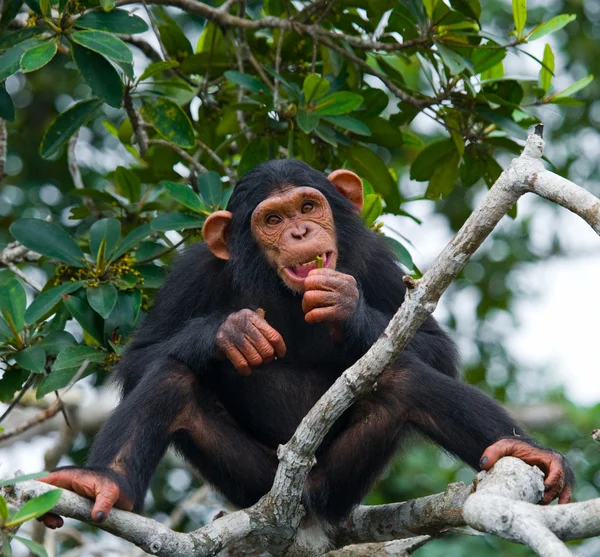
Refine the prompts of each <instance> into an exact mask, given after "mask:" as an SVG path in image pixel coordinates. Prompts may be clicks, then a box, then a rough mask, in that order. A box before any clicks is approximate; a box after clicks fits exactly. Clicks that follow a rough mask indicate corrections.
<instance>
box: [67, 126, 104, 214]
mask: <svg viewBox="0 0 600 557" xmlns="http://www.w3.org/2000/svg"><path fill="white" fill-rule="evenodd" d="M78 136H79V132H78V131H77V132H75V133H74V134H73V135H72V136H71V139H69V146H68V148H67V163H68V166H69V174H71V179H72V180H73V185H74V186H75V189H76V190H82V189H85V184H84V183H83V178H82V177H81V171H80V170H79V165H78V164H77V157H76V156H75V147H76V146H77V137H78ZM83 204H84V205H85V206H86V207H87V208H88V210H89V211H90V213H91V214H92V215H97V214H98V208H97V207H96V205H95V204H94V202H93V201H92V199H91V198H89V197H88V196H87V195H86V196H83Z"/></svg>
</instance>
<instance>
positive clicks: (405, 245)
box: [0, 0, 600, 556]
mask: <svg viewBox="0 0 600 557" xmlns="http://www.w3.org/2000/svg"><path fill="white" fill-rule="evenodd" d="M117 4H118V6H122V7H121V8H118V7H117V8H115V4H114V1H113V0H100V2H99V3H98V1H97V0H58V1H49V0H40V1H39V2H38V0H29V1H28V2H27V3H26V4H23V3H22V2H21V1H20V0H8V1H6V2H5V3H4V5H3V6H4V7H3V11H2V19H1V20H0V80H4V82H3V85H2V87H0V116H1V117H2V118H3V120H4V122H2V125H3V127H4V126H5V128H6V130H7V140H6V143H5V145H6V147H7V151H6V159H5V166H4V174H5V176H4V177H3V180H2V182H1V184H0V249H2V248H4V247H5V246H6V245H8V244H9V243H10V242H13V241H15V240H18V241H20V242H21V243H22V244H23V245H25V246H26V247H28V248H30V249H31V250H33V251H35V252H37V253H39V254H41V255H42V257H41V258H40V259H39V260H38V261H36V262H25V263H19V264H18V269H19V270H20V271H21V273H25V274H26V277H27V278H28V280H27V281H23V280H22V277H19V276H17V275H15V273H14V272H13V271H12V270H10V269H3V270H1V269H0V312H1V314H2V319H0V358H2V362H1V363H0V369H1V370H2V373H3V375H2V378H1V379H0V401H2V402H5V403H8V402H10V401H11V400H13V399H14V398H15V397H17V396H19V393H22V392H23V391H26V390H27V391H30V392H32V393H35V395H36V396H37V397H42V396H49V397H52V396H53V395H52V394H51V393H52V392H53V391H56V390H57V389H61V388H64V387H66V386H68V385H70V384H72V383H73V382H74V381H79V380H82V379H83V380H85V381H86V382H88V383H90V382H91V384H92V385H93V386H95V387H97V388H99V389H100V388H102V387H103V385H104V384H105V381H106V380H107V378H108V377H109V376H110V366H111V365H112V364H114V363H115V362H116V361H117V360H118V357H119V354H120V352H121V351H122V350H123V348H124V346H125V345H126V343H127V340H128V336H129V334H130V333H131V331H132V330H133V329H134V328H135V326H136V325H137V324H139V322H140V321H141V320H142V319H143V318H144V316H145V312H146V310H147V309H148V307H149V306H150V305H151V303H152V299H153V296H154V294H155V292H156V289H157V288H158V287H159V286H160V284H161V283H162V280H163V278H164V275H165V272H166V270H167V269H168V265H169V264H170V262H171V261H172V259H173V257H175V256H176V253H177V251H179V250H181V249H183V248H184V247H185V246H186V245H188V244H190V243H191V242H195V241H199V240H201V232H200V229H201V226H202V223H203V220H204V218H205V216H206V215H207V214H210V212H212V211H214V210H217V209H218V208H220V207H224V206H225V205H226V203H227V199H228V196H229V195H230V193H231V189H232V187H233V185H234V183H235V180H236V179H237V178H238V177H240V176H242V175H243V174H244V173H245V172H247V171H248V170H249V169H250V168H252V167H253V166H255V165H256V164H258V163H260V162H262V161H265V160H268V159H271V158H277V157H295V158H299V159H302V160H304V161H306V162H308V163H309V164H311V165H312V166H314V167H315V168H318V169H320V170H323V171H327V170H330V169H334V168H342V167H346V168H350V169H352V170H354V171H355V172H357V173H358V174H359V175H361V177H363V178H364V180H365V184H366V199H365V201H366V203H365V211H364V213H363V216H364V218H365V220H366V222H367V224H368V225H369V226H372V227H373V228H375V229H376V230H379V231H383V232H385V233H386V234H388V235H389V238H390V242H391V244H392V246H393V248H394V249H395V250H396V252H397V253H398V256H399V258H400V260H401V261H402V263H403V264H404V265H405V266H406V267H407V268H408V269H409V270H410V271H411V272H412V273H414V274H415V275H418V274H419V269H418V268H417V267H416V266H415V265H414V264H413V261H412V258H411V252H414V250H418V248H419V246H418V245H415V246H412V245H411V244H410V243H409V242H408V241H406V239H405V238H404V237H403V236H402V235H401V234H400V233H401V232H402V226H403V223H405V222H407V219H412V220H413V221H414V220H418V219H417V217H416V216H415V215H413V214H412V213H411V207H413V206H414V203H415V202H416V201H419V202H420V203H423V204H429V205H430V206H431V210H432V211H433V212H435V213H436V214H437V216H438V217H441V218H443V219H444V221H445V222H446V225H447V227H448V228H449V229H450V230H452V231H456V230H458V228H459V227H460V226H461V225H462V223H463V222H464V221H465V219H466V218H467V216H468V215H469V213H470V212H471V211H472V209H473V207H474V203H475V202H476V200H478V199H480V197H481V193H482V192H483V191H485V189H486V187H488V186H490V185H491V184H492V183H493V182H494V181H495V179H496V178H497V177H498V175H499V173H500V172H501V169H502V168H503V167H505V166H506V164H507V162H508V161H509V160H510V158H511V157H512V156H513V155H514V154H517V153H519V152H520V146H521V145H522V141H523V139H524V138H525V137H526V134H527V130H528V128H529V127H530V126H531V125H533V124H535V123H537V122H538V121H540V119H542V120H543V121H544V123H545V124H546V139H547V141H548V143H549V148H548V150H547V156H548V159H549V160H548V162H549V163H550V164H551V165H553V166H554V167H555V171H556V172H558V173H559V174H561V175H563V176H567V177H569V178H571V179H572V180H574V181H576V182H577V183H580V184H581V185H585V186H586V187H587V188H589V189H590V190H591V191H592V192H593V193H594V194H596V195H599V194H600V181H598V180H597V179H595V178H594V176H595V175H596V174H597V171H598V164H599V161H600V159H598V157H595V158H594V157H591V158H590V156H589V154H586V152H584V151H582V150H578V149H576V148H573V145H574V144H575V142H576V141H580V140H582V139H586V140H590V137H594V138H595V141H596V143H597V141H598V137H597V135H598V134H597V123H598V120H600V110H599V108H600V104H599V103H600V101H594V99H595V98H596V96H597V93H598V88H599V86H598V84H597V82H593V81H592V77H591V75H590V74H593V73H598V68H597V66H598V60H597V54H596V52H595V47H594V45H595V44H596V42H597V40H598V38H599V36H600V7H599V6H598V5H597V3H596V2H595V1H594V0H587V1H581V0H580V1H575V0H565V1H558V0H555V1H537V2H532V1H530V3H529V6H528V7H527V8H526V11H525V10H524V9H523V6H525V2H513V4H515V7H513V5H512V4H511V2H509V1H503V0H490V1H489V2H485V3H482V5H480V2H479V0H450V1H448V2H443V1H442V0H438V1H435V0H424V1H422V2H421V0H407V1H401V0H385V1H381V2H380V1H378V0H377V1H375V0H373V1H372V0H335V1H330V0H328V1H322V0H321V1H320V0H317V1H315V2H313V3H312V4H311V3H302V2H287V1H285V0H265V2H262V1H259V0H249V1H247V2H246V3H236V2H227V6H226V7H227V8H228V9H229V13H231V14H234V15H237V16H239V17H244V18H245V19H246V20H248V21H255V22H256V21H258V20H260V19H261V18H262V17H264V16H266V15H271V16H276V17H281V18H285V19H287V18H291V19H293V20H294V21H296V22H297V25H298V29H300V31H298V32H296V31H294V30H287V31H286V32H284V33H282V31H281V29H280V28H277V27H275V28H268V27H261V28H260V29H247V30H240V29H238V28H236V27H227V26H220V25H217V24H215V23H214V22H211V21H208V20H207V19H205V17H203V15H206V13H205V12H202V10H191V12H190V10H188V11H187V12H186V11H183V10H181V9H178V8H173V7H165V6H163V7H158V6H152V5H151V4H152V2H148V4H149V5H150V6H149V7H145V5H136V4H134V2H133V1H132V2H128V1H121V2H118V3H117ZM129 4H131V6H129ZM165 4H169V2H166V3H165ZM173 4H174V5H177V4H178V2H177V1H176V0H174V2H173ZM180 4H182V3H180ZM219 4H221V2H215V3H210V2H206V3H204V5H206V6H209V9H213V8H212V7H213V6H214V7H217V6H219ZM519 6H522V7H521V8H519ZM482 8H483V9H482ZM125 9H127V10H128V11H129V12H128V11H125ZM211 13H213V12H211ZM132 14H134V15H132ZM311 24H315V25H318V26H320V28H321V29H324V30H329V31H331V30H332V29H335V30H336V31H338V32H342V33H346V34H347V35H350V36H352V37H355V38H356V40H359V39H361V38H363V39H365V38H366V39H369V38H370V39H373V38H374V37H375V38H376V41H379V42H380V44H374V45H372V46H373V47H375V46H377V49H375V48H373V47H372V48H361V47H360V46H359V45H357V44H355V43H353V41H352V39H351V38H349V37H345V40H340V39H339V37H335V36H332V35H331V34H329V35H328V34H321V35H318V34H317V35H313V36H312V37H311V35H310V33H309V32H308V31H305V32H303V31H302V29H305V30H306V29H307V27H306V26H308V25H311ZM302 26H304V27H302ZM308 29H310V28H308ZM157 37H158V40H157ZM398 38H401V39H403V40H404V41H412V43H411V44H410V45H408V46H406V47H405V48H402V49H396V48H395V47H390V48H388V49H386V47H385V46H382V44H381V43H386V44H387V45H388V46H389V45H393V44H396V43H397V39H398ZM532 41H537V42H538V43H542V44H546V45H547V46H545V48H544V49H543V57H539V58H538V59H537V61H535V63H536V64H537V69H536V73H535V75H533V74H532V75H531V76H527V75H524V73H523V72H519V71H515V68H517V69H518V68H519V67H520V65H519V64H520V63H521V62H520V61H523V60H525V61H527V63H529V62H530V61H531V58H532V55H531V54H530V52H531V51H530V49H529V48H528V46H529V45H528V43H529V42H532ZM540 58H541V59H540ZM555 59H556V68H557V69H559V68H560V71H561V73H560V74H559V73H558V72H556V76H553V73H554V69H555ZM559 61H560V65H559V63H558V62H559ZM538 71H539V73H538ZM557 83H559V84H560V86H558V85H557ZM539 203H543V202H542V201H539ZM556 210H559V209H556ZM511 213H512V214H511V217H512V218H516V220H515V221H514V222H512V223H511V225H510V226H505V227H502V228H501V229H499V230H497V231H495V232H494V235H493V240H492V241H490V242H487V243H486V244H485V246H484V248H483V249H482V250H480V251H479V252H478V253H477V254H476V256H475V257H474V258H473V260H472V261H471V262H470V263H469V264H468V265H467V267H466V268H465V270H464V272H463V273H462V274H461V276H460V277H459V279H458V280H457V281H456V282H455V283H454V284H453V286H452V288H451V290H450V291H449V292H448V294H446V296H445V298H446V303H445V308H446V311H445V315H444V316H443V317H444V320H445V321H446V322H445V325H446V326H447V327H449V328H450V329H456V330H457V332H456V336H458V335H460V333H461V327H460V326H459V322H460V321H461V320H462V321H464V320H465V308H464V307H458V302H457V303H454V302H453V300H460V299H462V298H461V297H460V293H461V292H465V291H467V292H470V293H471V294H472V295H473V296H475V299H476V300H477V303H476V304H474V306H473V310H472V314H471V315H469V316H467V320H468V321H469V322H470V323H475V325H474V326H471V328H470V329H469V331H470V334H471V335H472V336H473V338H471V339H470V340H471V341H472V343H473V347H474V349H473V350H472V352H473V354H475V356H473V354H471V355H470V356H469V357H468V358H466V361H465V372H464V376H465V379H466V380H468V381H469V382H471V383H473V384H475V385H477V386H478V387H479V388H481V389H482V390H484V391H486V392H488V393H490V394H491V395H493V396H494V397H495V398H496V399H498V400H500V401H502V402H504V403H506V404H508V405H509V406H510V405H513V406H514V405H519V406H523V405H529V404H531V403H533V402H535V403H544V404H548V405H551V406H552V407H553V408H559V409H560V413H559V415H560V418H558V420H557V419H549V420H543V419H542V420H538V421H537V422H536V423H535V424H534V425H535V427H534V428H533V430H534V433H535V434H536V435H537V436H538V437H539V438H540V440H541V441H542V442H544V443H545V444H548V445H550V446H552V447H554V448H556V449H559V450H561V451H563V452H565V453H567V454H568V455H569V457H570V458H571V460H572V462H573V464H574V465H575V468H576V473H577V478H578V482H579V483H578V488H577V490H576V492H575V493H576V498H578V499H588V498H591V497H597V496H598V495H599V493H598V490H599V489H600V458H599V456H598V453H597V449H596V448H595V447H594V446H593V445H592V443H591V442H590V439H589V433H590V431H591V430H592V429H593V428H594V427H598V426H599V424H600V405H599V406H595V407H578V406H577V405H575V404H574V403H572V402H570V401H569V400H568V398H567V397H566V396H565V394H564V393H563V392H562V390H561V389H556V388H554V389H552V390H549V389H548V388H546V387H545V386H544V385H545V384H544V381H543V372H544V370H543V369H524V368H523V366H522V365H520V364H519V363H518V362H517V361H516V359H515V357H514V355H513V354H511V353H510V351H509V350H508V349H507V348H506V345H505V342H504V340H505V336H506V330H505V329H504V328H502V327H498V326H497V322H498V319H499V316H500V315H505V316H507V317H508V318H509V320H512V321H511V322H513V323H515V326H517V325H518V323H516V322H515V319H516V317H515V307H516V305H517V304H518V301H519V299H520V296H522V295H523V292H522V291H521V289H520V287H519V285H518V284H516V283H515V281H513V280H511V279H512V277H513V276H514V273H515V272H516V271H517V270H519V269H520V268H522V267H523V266H526V265H530V264H534V263H536V262H539V261H543V260H546V259H547V258H549V257H552V256H559V255H563V254H564V253H565V247H564V246H563V245H562V243H561V239H560V234H559V230H558V227H557V226H554V227H553V226H552V223H550V226H549V227H548V228H547V229H546V231H545V232H546V234H547V236H548V238H549V240H548V241H547V242H546V244H545V245H546V246H547V247H546V248H543V249H542V248H540V247H539V246H538V245H533V244H532V242H531V230H532V228H533V227H535V226H536V216H535V214H534V213H533V214H532V213H528V214H527V215H526V218H519V214H518V213H519V211H518V207H515V208H514V209H513V211H512V212H511ZM390 215H395V216H394V217H393V218H392V217H390ZM382 216H383V217H384V220H385V223H386V224H389V223H392V224H390V225H389V226H384V227H383V228H382V224H381V223H382V220H381V217H382ZM422 229H423V235H424V236H425V235H426V234H427V224H426V223H425V224H424V225H423V226H422ZM398 231H400V233H399V232H398ZM357 256H359V255H357ZM198 279H199V280H202V277H198ZM32 285H34V286H33V287H32ZM35 285H39V286H40V287H41V288H42V292H41V293H38V292H36V289H35ZM84 363H85V367H84V369H83V371H82V365H83V364H84ZM499 369H501V370H502V372H501V373H500V374H498V372H497V370H499ZM493 370H496V371H495V372H494V373H492V371H493ZM525 374H527V375H528V377H531V376H532V374H533V376H534V377H537V378H538V379H537V380H536V381H534V383H535V384H536V385H535V387H531V386H529V387H528V389H527V390H526V393H525V394H524V393H523V392H522V384H523V376H524V375H525ZM536 374H537V375H536ZM530 383H531V381H530ZM91 440H92V436H91V435H84V434H80V435H79V436H78V437H77V439H76V442H75V444H74V446H73V448H72V449H71V450H70V452H69V453H68V455H67V456H66V458H65V459H64V462H72V463H83V462H84V460H85V456H86V453H87V450H88V448H89V444H90V442H91ZM471 478H472V471H471V470H469V469H467V468H465V467H464V466H461V465H460V464H459V463H456V462H454V461H453V460H451V459H449V458H448V457H447V456H446V455H444V454H442V453H441V452H440V451H438V450H436V449H434V448H433V447H431V446H429V445H427V444H425V443H416V445H415V446H414V447H411V449H410V450H409V451H407V452H406V454H405V455H404V456H402V457H401V458H399V459H398V461H397V462H396V464H395V465H394V466H393V467H392V469H391V470H390V471H389V473H387V474H386V476H385V477H384V478H383V479H382V480H381V481H380V482H379V484H378V486H377V488H376V489H375V490H374V491H373V493H372V494H371V495H370V496H369V498H368V502H369V503H382V502H388V501H398V500H403V499H408V498H411V497H417V496H423V495H427V494H431V493H433V492H438V491H442V490H443V489H444V488H445V487H446V485H447V484H448V483H449V482H452V481H457V480H462V481H466V482H469V481H470V480H471ZM198 485H199V480H198V479H193V478H192V477H191V476H190V474H189V472H187V471H186V470H185V469H184V468H181V467H180V465H178V464H177V463H174V461H173V460H172V459H167V461H165V462H164V463H163V464H162V465H161V467H160V469H159V471H158V473H157V475H156V477H155V479H154V482H153V484H152V493H151V496H150V497H149V503H148V506H147V513H148V514H149V515H151V516H158V517H160V516H163V513H168V512H169V511H170V510H171V509H172V508H173V506H174V505H175V504H176V503H178V502H179V501H181V500H182V499H184V498H185V497H186V496H187V495H189V493H190V491H191V490H192V489H193V488H194V487H197V486H198ZM207 516H208V515H207V514H206V513H203V512H196V513H193V512H192V513H189V516H188V517H187V519H186V520H184V521H183V523H182V527H183V528H185V529H190V528H194V527H197V526H199V525H200V524H201V523H202V521H203V520H206V517H207ZM81 528H83V529H89V527H86V526H85V525H81ZM70 543H72V542H69V541H67V542H65V543H64V544H63V545H64V547H63V549H64V548H67V547H68V546H69V544H70ZM584 549H585V550H586V551H587V553H586V555H591V554H592V553H590V551H597V552H598V553H594V554H599V555H600V549H598V547H597V546H594V545H593V542H588V543H587V545H584ZM467 552H473V553H474V554H476V555H525V554H528V550H526V549H524V548H520V547H517V546H515V545H512V544H505V543H503V542H501V541H500V540H498V539H494V538H492V537H490V536H486V537H469V536H449V537H445V538H444V539H443V540H439V541H436V542H433V543H430V544H428V545H427V546H425V547H424V548H422V549H421V550H419V554H421V555H428V556H429V555H431V556H437V555H445V556H451V555H464V554H466V553H467Z"/></svg>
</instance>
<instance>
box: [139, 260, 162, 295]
mask: <svg viewBox="0 0 600 557" xmlns="http://www.w3.org/2000/svg"><path fill="white" fill-rule="evenodd" d="M136 269H137V270H138V271H139V272H140V273H141V275H142V277H143V278H144V289H146V288H160V287H161V286H162V285H163V283H164V282H165V280H166V278H167V272H166V268H165V267H159V266H158V265H153V264H152V263H150V264H148V265H140V266H139V267H136Z"/></svg>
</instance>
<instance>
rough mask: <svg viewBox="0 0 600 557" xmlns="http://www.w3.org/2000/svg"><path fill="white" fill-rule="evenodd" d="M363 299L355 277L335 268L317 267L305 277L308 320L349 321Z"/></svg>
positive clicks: (303, 307)
mask: <svg viewBox="0 0 600 557" xmlns="http://www.w3.org/2000/svg"><path fill="white" fill-rule="evenodd" d="M359 298H360V294H359V292H358V287H357V286H356V280H355V279H354V277H353V276H351V275H345V274H344V273H340V272H338V271H334V270H333V269H327V268H323V269H313V270H312V271H311V272H310V273H308V276H307V277H306V279H305V280H304V297H303V298H302V310H303V311H304V313H305V315H304V319H305V320H306V322H307V323H320V322H323V321H324V322H327V323H345V322H346V321H348V319H350V318H351V317H352V315H354V311H355V310H356V306H357V305H358V301H359Z"/></svg>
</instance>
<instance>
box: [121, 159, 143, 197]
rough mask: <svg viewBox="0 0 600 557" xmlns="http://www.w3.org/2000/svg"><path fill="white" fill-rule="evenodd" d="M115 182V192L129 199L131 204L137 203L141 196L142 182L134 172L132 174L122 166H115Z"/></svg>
mask: <svg viewBox="0 0 600 557" xmlns="http://www.w3.org/2000/svg"><path fill="white" fill-rule="evenodd" d="M115 181H116V185H117V191H118V192H119V193H120V194H121V195H122V196H123V197H126V198H127V199H129V201H131V202H132V203H135V202H136V201H139V199H140V196H141V195H142V181H141V180H140V178H139V176H138V175H137V174H136V173H135V172H132V171H131V170H129V169H128V168H125V167H124V166H117V168H116V170H115Z"/></svg>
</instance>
